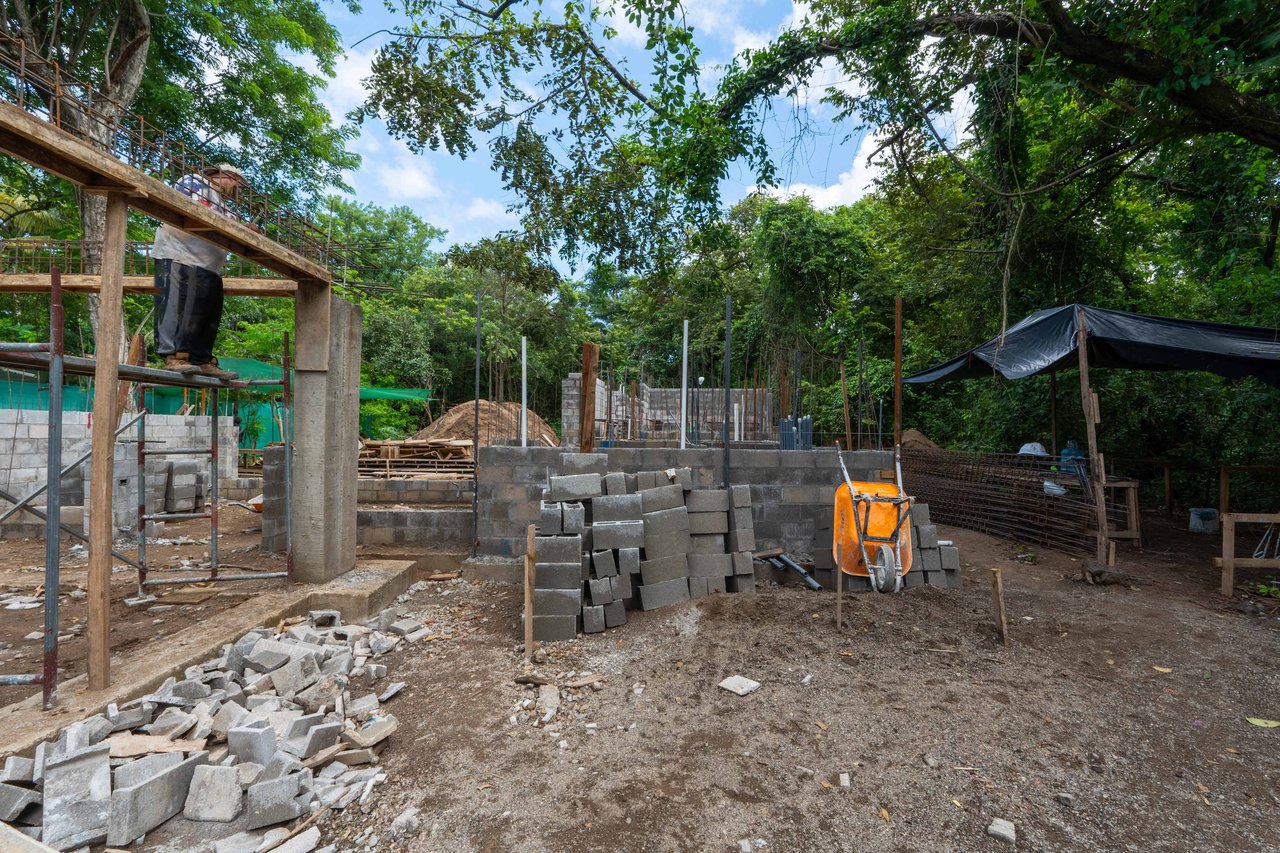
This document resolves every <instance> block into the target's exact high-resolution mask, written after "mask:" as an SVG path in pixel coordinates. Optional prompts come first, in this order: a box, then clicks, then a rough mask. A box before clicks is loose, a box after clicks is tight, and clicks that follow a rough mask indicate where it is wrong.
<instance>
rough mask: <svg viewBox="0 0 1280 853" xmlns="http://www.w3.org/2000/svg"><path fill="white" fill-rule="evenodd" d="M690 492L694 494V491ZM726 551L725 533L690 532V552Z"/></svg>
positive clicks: (721, 552)
mask: <svg viewBox="0 0 1280 853" xmlns="http://www.w3.org/2000/svg"><path fill="white" fill-rule="evenodd" d="M690 494H692V492H691V493H690ZM724 552H725V551H724V534H723V533H708V534H701V535H698V534H693V533H690V535H689V553H690V554H723V553H724Z"/></svg>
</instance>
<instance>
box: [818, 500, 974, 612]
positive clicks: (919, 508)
mask: <svg viewBox="0 0 1280 853" xmlns="http://www.w3.org/2000/svg"><path fill="white" fill-rule="evenodd" d="M833 538H834V531H831V530H830V529H829V528H822V527H819V528H817V529H816V530H815V534H814V543H813V565H814V577H815V578H817V580H818V582H819V583H820V584H822V585H823V586H824V587H826V588H827V589H835V583H836V576H835V571H834V568H835V558H834V556H833V553H832V551H833V543H832V542H831V541H830V540H831V539H833ZM868 550H869V551H873V550H874V549H870V548H869V549H868ZM961 580H962V576H961V564H960V549H959V548H957V547H956V546H955V545H952V544H949V543H948V544H945V545H944V544H942V543H941V541H940V540H939V539H938V529H937V527H936V526H934V525H933V524H932V523H931V522H930V519H929V505H928V504H923V503H919V502H918V501H916V500H914V499H912V501H911V569H910V570H909V571H908V572H907V573H906V574H905V575H903V577H902V585H903V587H904V588H907V589H913V588H915V587H921V586H936V587H945V588H949V589H958V588H959V587H960V585H961ZM841 585H842V587H843V588H844V589H845V590H847V591H850V592H869V591H870V590H871V584H870V582H869V581H868V579H867V578H866V577H865V576H859V575H848V574H846V575H845V576H844V578H843V579H842V581H841Z"/></svg>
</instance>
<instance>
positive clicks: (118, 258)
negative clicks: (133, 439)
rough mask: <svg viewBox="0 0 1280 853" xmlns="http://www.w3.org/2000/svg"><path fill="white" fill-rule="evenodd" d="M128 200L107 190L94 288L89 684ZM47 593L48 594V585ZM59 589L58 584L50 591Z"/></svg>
mask: <svg viewBox="0 0 1280 853" xmlns="http://www.w3.org/2000/svg"><path fill="white" fill-rule="evenodd" d="M128 218H129V205H128V202H127V201H126V199H125V196H123V195H121V194H120V193H108V194H107V221H106V232H105V233H104V235H103V240H102V287H101V290H100V291H99V294H98V329H97V335H96V339H95V340H94V346H93V351H94V352H93V356H94V362H95V363H94V372H93V431H92V436H91V442H92V443H91V448H92V451H93V456H92V457H91V462H90V465H91V468H90V474H89V506H91V507H92V511H91V512H90V513H89V631H88V636H89V657H88V670H89V689H90V690H105V689H106V688H107V687H108V686H110V684H111V642H110V630H111V628H110V621H111V540H112V538H113V537H112V530H113V528H114V526H115V525H114V519H113V518H112V514H111V492H112V486H113V485H114V483H115V470H114V467H115V466H114V464H113V462H114V460H115V431H116V424H117V421H115V420H112V418H114V417H115V414H116V393H117V391H118V388H117V385H116V383H117V381H118V380H119V366H120V342H119V341H118V340H116V335H117V334H118V330H119V328H120V323H121V321H122V318H123V314H124V287H123V278H124V241H125V225H126V224H127V222H128ZM46 594H50V591H49V590H46ZM51 594H53V595H57V590H53V591H52V592H51Z"/></svg>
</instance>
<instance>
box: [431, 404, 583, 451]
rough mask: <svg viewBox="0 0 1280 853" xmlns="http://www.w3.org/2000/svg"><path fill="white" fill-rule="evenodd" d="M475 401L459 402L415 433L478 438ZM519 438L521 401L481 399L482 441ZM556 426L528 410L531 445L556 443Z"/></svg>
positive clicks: (433, 436) (552, 444)
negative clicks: (548, 423) (497, 401)
mask: <svg viewBox="0 0 1280 853" xmlns="http://www.w3.org/2000/svg"><path fill="white" fill-rule="evenodd" d="M475 417H476V404H475V401H474V400H471V401H468V402H466V403H459V404H458V405H456V406H454V407H453V408H452V409H450V410H449V411H447V412H445V413H444V414H443V415H442V416H441V417H439V418H437V419H436V420H435V422H434V423H432V424H431V426H429V427H427V428H426V429H424V430H422V431H421V432H419V433H418V434H417V435H415V436H413V438H414V439H417V440H421V439H427V438H451V439H470V438H475V435H476V433H475ZM519 438H520V404H519V403H494V402H491V401H489V400H481V401H480V444H482V445H484V444H493V443H494V442H498V441H508V440H511V439H519ZM559 444H560V442H559V441H558V440H557V439H556V433H555V430H553V429H552V428H551V427H550V426H548V425H547V422H546V421H544V420H543V419H542V418H540V417H538V415H537V413H536V412H534V411H533V409H530V410H529V445H530V446H531V447H557V446H559Z"/></svg>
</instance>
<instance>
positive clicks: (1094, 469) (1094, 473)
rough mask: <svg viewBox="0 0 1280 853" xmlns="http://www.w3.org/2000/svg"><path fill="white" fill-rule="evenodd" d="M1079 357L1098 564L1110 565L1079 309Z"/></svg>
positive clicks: (1086, 338) (1102, 481) (1085, 334)
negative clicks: (1095, 521) (1095, 518)
mask: <svg viewBox="0 0 1280 853" xmlns="http://www.w3.org/2000/svg"><path fill="white" fill-rule="evenodd" d="M1076 356H1077V358H1078V359H1079V362H1080V406H1081V408H1082V409H1084V429H1085V435H1086V436H1087V437H1088V440H1089V476H1090V478H1091V479H1092V480H1093V503H1094V508H1095V511H1096V512H1097V514H1098V555H1097V556H1098V562H1099V563H1100V564H1103V565H1105V564H1106V562H1107V495H1106V472H1104V471H1103V470H1102V459H1101V458H1100V457H1099V456H1098V430H1097V425H1096V423H1095V421H1094V417H1095V415H1096V414H1097V412H1096V411H1095V410H1094V407H1093V392H1092V391H1091V390H1090V389H1089V336H1088V331H1087V330H1086V329H1085V319H1084V308H1083V307H1082V308H1078V309H1077V310H1076Z"/></svg>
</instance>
